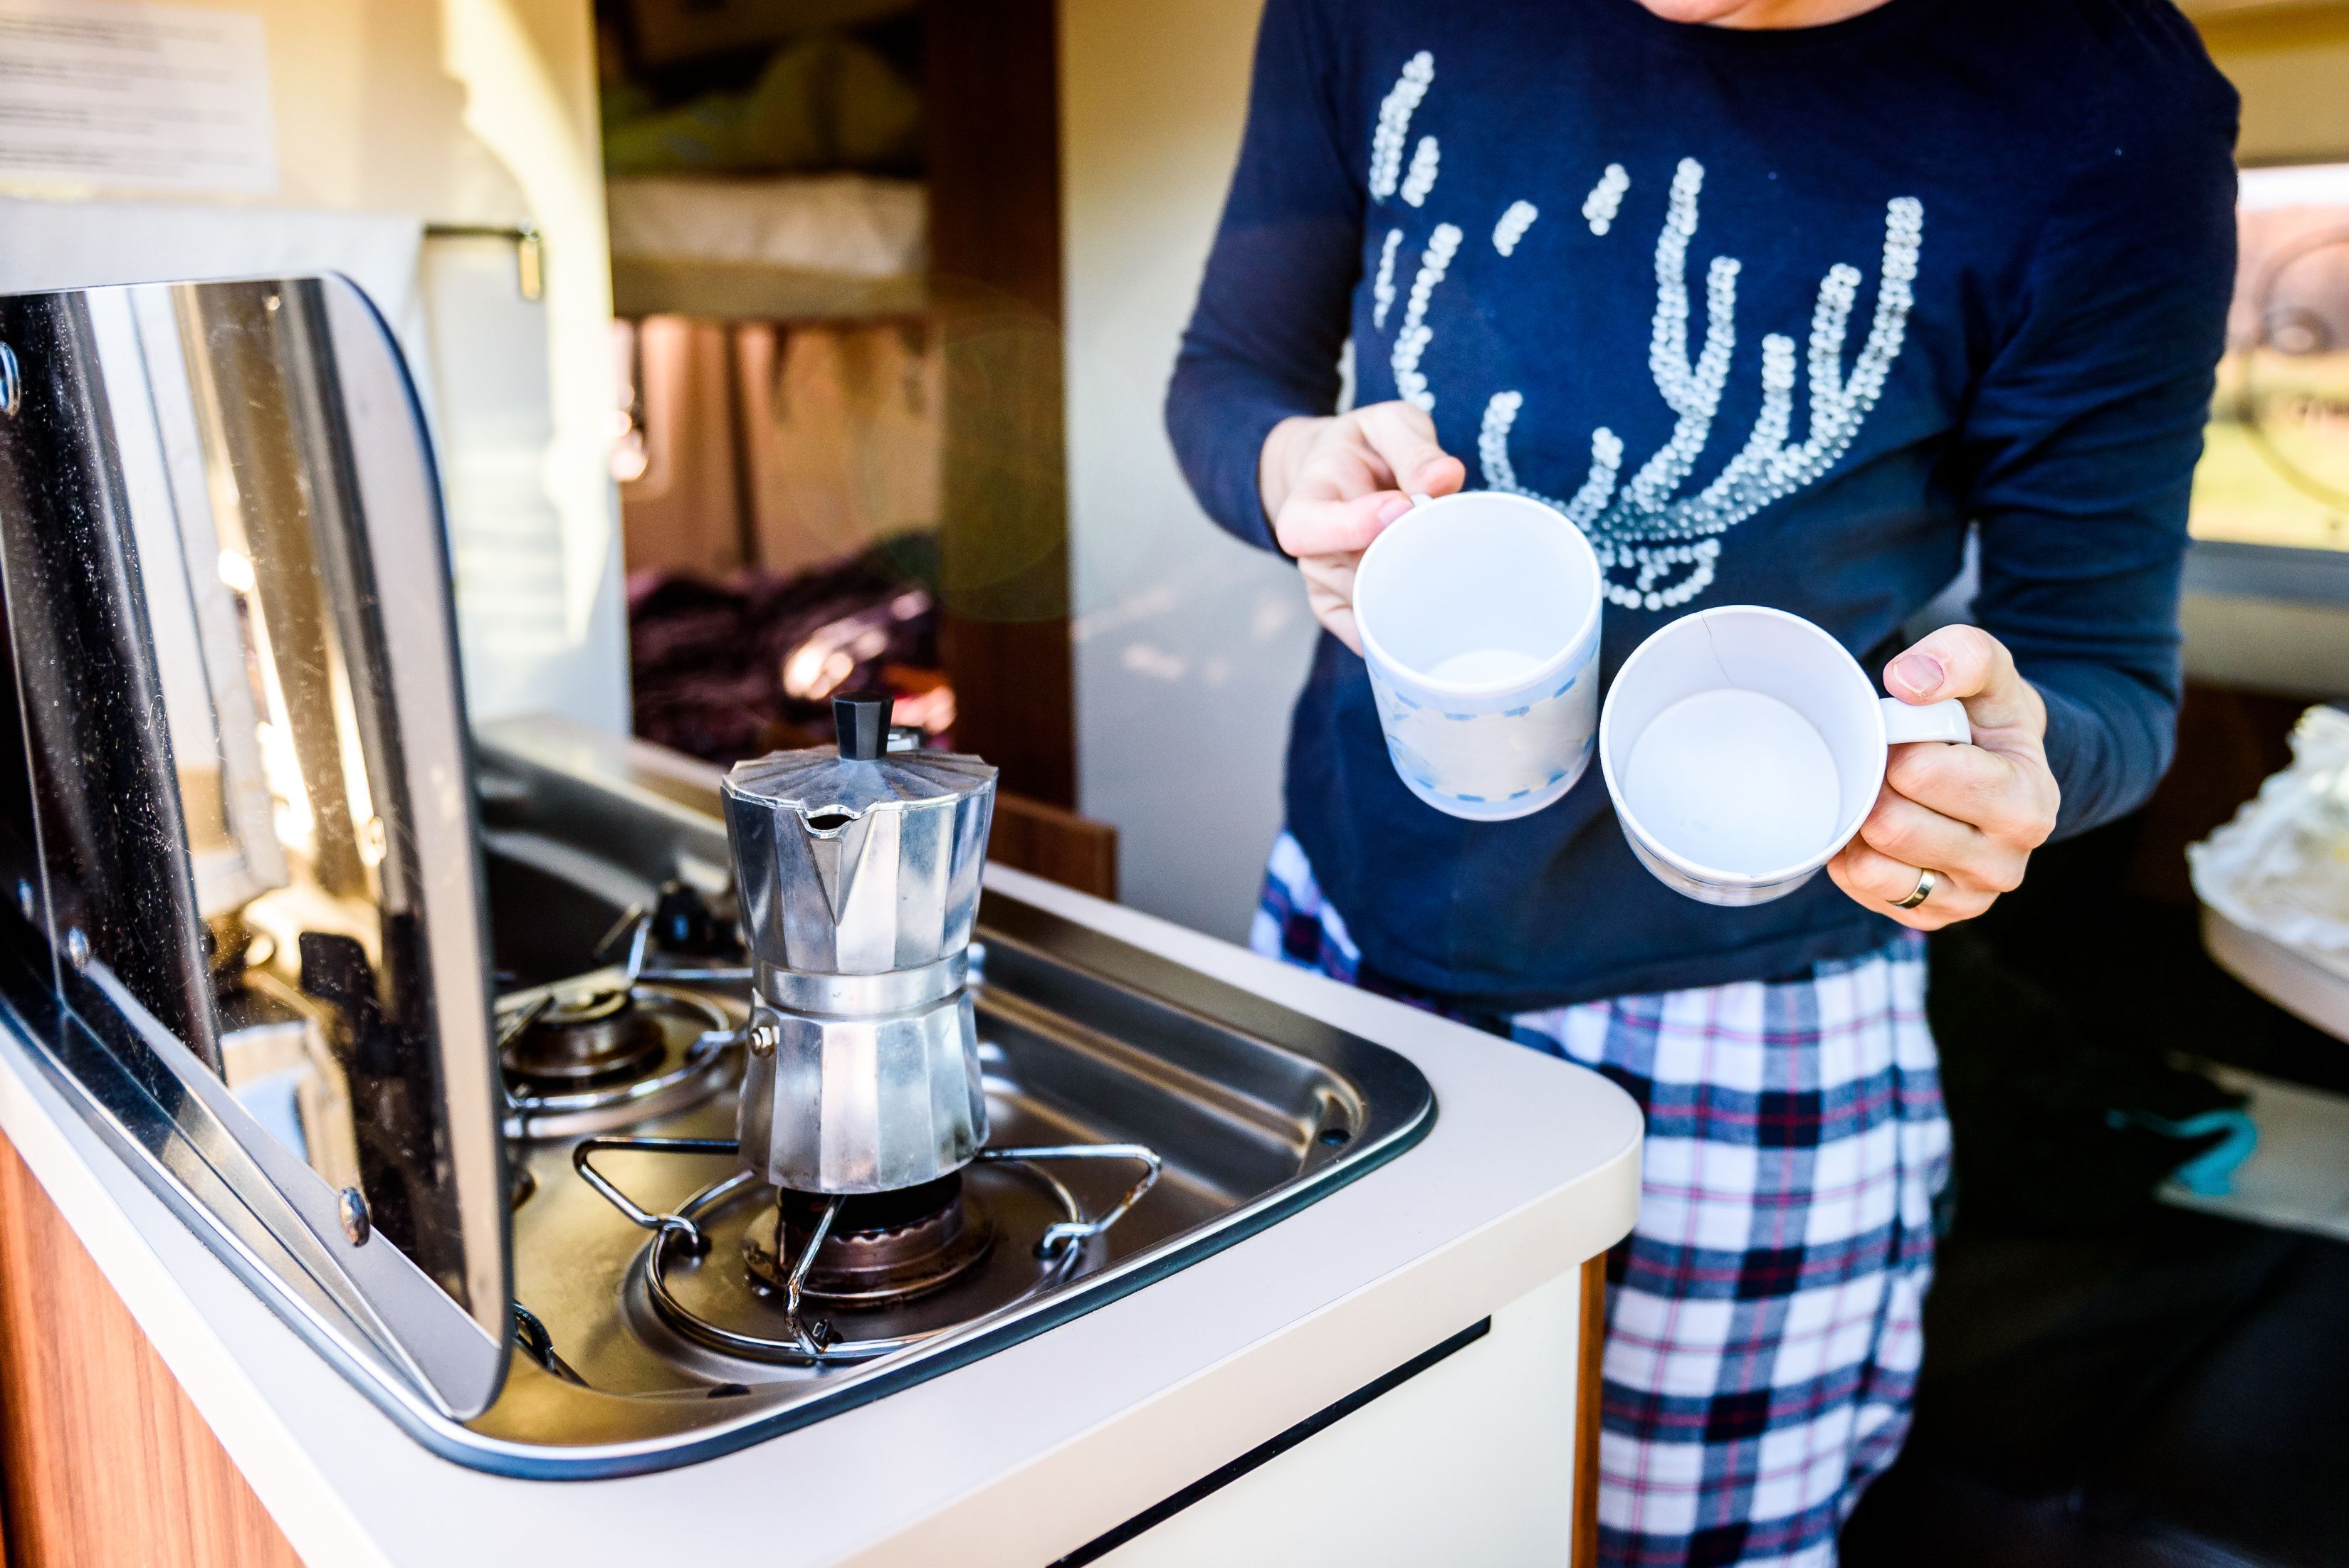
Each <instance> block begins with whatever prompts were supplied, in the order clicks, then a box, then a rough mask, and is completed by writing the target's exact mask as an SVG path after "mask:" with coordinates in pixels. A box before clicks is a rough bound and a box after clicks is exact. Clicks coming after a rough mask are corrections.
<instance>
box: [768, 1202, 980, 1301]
mask: <svg viewBox="0 0 2349 1568" xmlns="http://www.w3.org/2000/svg"><path fill="white" fill-rule="evenodd" d="M831 1202H833V1200H832V1198H831V1197H830V1196H829V1195H827V1194H825V1193H822V1192H797V1191H792V1190H791V1189H790V1188H788V1187H783V1188H778V1189H776V1192H775V1207H774V1208H773V1209H772V1210H771V1211H770V1212H768V1213H767V1214H766V1215H765V1216H763V1217H762V1218H761V1219H759V1220H758V1221H755V1222H753V1223H752V1224H751V1226H750V1230H749V1232H748V1233H746V1234H745V1235H744V1237H743V1244H742V1253H743V1258H744V1261H745V1262H747V1263H748V1264H750V1274H751V1277H752V1279H753V1280H754V1281H756V1282H757V1283H758V1284H761V1285H764V1286H766V1287H768V1288H769V1289H771V1290H782V1289H784V1288H785V1287H786V1284H787V1283H788V1278H789V1275H790V1274H791V1270H792V1264H793V1263H794V1262H795V1261H796V1260H797V1259H798V1257H799V1255H800V1253H801V1251H802V1249H803V1248H804V1247H806V1245H807V1243H808V1238H809V1237H810V1236H812V1235H813V1234H814V1233H815V1228H816V1225H817V1224H818V1223H819V1222H821V1221H822V1220H823V1212H824V1209H825V1207H826V1206H827V1205H829V1204H830V1203H831ZM778 1217H780V1219H781V1224H782V1232H783V1237H782V1240H783V1245H782V1248H781V1255H780V1256H779V1255H778V1253H777V1249H776V1246H775V1230H776V1222H777V1219H778ZM994 1242H995V1225H994V1222H992V1221H991V1220H989V1219H988V1216H987V1212H986V1210H984V1209H983V1208H980V1207H978V1205H976V1204H973V1203H970V1202H967V1201H966V1200H965V1198H964V1195H963V1190H962V1173H961V1172H960V1171H956V1172H955V1173H953V1174H952V1175H948V1176H943V1177H940V1178H939V1179H938V1180H937V1181H926V1182H924V1183H922V1184H921V1185H920V1186H918V1187H905V1188H901V1189H899V1190H898V1191H894V1192H872V1193H861V1194H859V1195H857V1196H855V1197H853V1198H849V1199H847V1200H845V1201H844V1202H842V1203H841V1206H840V1213H839V1216H838V1217H837V1218H835V1219H834V1220H833V1224H832V1229H831V1231H830V1232H829V1233H826V1235H825V1236H824V1239H823V1246H822V1247H821V1248H819V1249H817V1252H816V1255H815V1262H814V1264H812V1266H811V1267H810V1268H809V1270H808V1276H807V1279H806V1281H805V1282H804V1284H803V1285H802V1294H803V1295H805V1296H806V1297H808V1298H809V1299H812V1300H815V1301H824V1302H833V1303H837V1304H841V1305H878V1304H884V1303H895V1302H900V1301H908V1300H911V1299H912V1298H914V1297H915V1296H917V1295H927V1294H928V1293H929V1292H931V1291H934V1290H936V1289H938V1288H939V1287H941V1286H943V1285H945V1284H947V1283H948V1282H949V1281H951V1280H954V1279H956V1278H957V1277H959V1276H960V1275H961V1274H963V1273H964V1272H965V1271H966V1270H968V1269H969V1268H971V1267H973V1266H974V1265H976V1264H978V1261H979V1260H980V1259H982V1258H984V1257H985V1256H986V1255H987V1252H988V1247H990V1246H991V1245H993V1244H994Z"/></svg>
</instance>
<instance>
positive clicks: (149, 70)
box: [0, 0, 277, 195]
mask: <svg viewBox="0 0 2349 1568" xmlns="http://www.w3.org/2000/svg"><path fill="white" fill-rule="evenodd" d="M0 184H9V185H16V186H19V187H22V186H26V185H50V186H56V185H63V186H75V187H88V188H96V189H104V190H113V191H224V192H236V193H240V194H248V195H266V194H268V193H270V192H272V191H275V190H276V189H277V139H276V134H275V129H274V125H273V123H272V120H271V117H270V110H269V60H268V46H267V44H266V41H265V39H264V33H263V27H262V21H261V18H260V17H259V16H258V15H254V14H253V13H252V12H248V11H225V10H218V9H214V8H212V7H210V6H196V5H136V4H129V3H128V0H0Z"/></svg>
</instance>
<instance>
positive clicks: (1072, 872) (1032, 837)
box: [987, 792, 1117, 901]
mask: <svg viewBox="0 0 2349 1568" xmlns="http://www.w3.org/2000/svg"><path fill="white" fill-rule="evenodd" d="M987 858H988V860H991V861H999V862H1000V863H1001V864H1003V865H1007V866H1009V867H1010V868H1011V869H1012V870H1014V871H1021V872H1029V873H1030V874H1031V875H1034V876H1040V877H1042V878H1044V879H1045V880H1046V881H1048V882H1059V883H1060V884H1061V886H1062V887H1072V888H1074V889H1076V890H1077V891H1078V892H1089V893H1091V894H1092V895H1093V896H1094V897H1095V898H1105V899H1109V900H1112V901H1114V900H1115V899H1116V898H1117V830H1116V829H1115V828H1114V827H1112V826H1111V825H1110V824H1109V823H1107V822H1096V821H1094V820H1092V818H1091V817H1080V816H1078V815H1077V814H1076V813H1075V812H1074V811H1069V810H1062V809H1061V808H1060V807H1058V806H1048V805H1046V804H1045V803H1044V802H1043V801H1041V800H1031V799H1028V798H1027V797H1026V796H1024V795H1009V794H1004V793H1001V792H998V793H997V795H996V797H995V826H994V828H993V829H992V830H990V831H989V832H988V838H987Z"/></svg>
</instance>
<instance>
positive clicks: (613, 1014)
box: [504, 985, 668, 1094]
mask: <svg viewBox="0 0 2349 1568" xmlns="http://www.w3.org/2000/svg"><path fill="white" fill-rule="evenodd" d="M667 1047H668V1041H667V1037H666V1036H665V1033H664V1031H663V1030H662V1028H661V1026H660V1020H659V1019H658V1018H657V1016H654V1010H653V1009H651V1008H647V1007H639V1006H636V994H635V989H634V987H631V986H626V985H614V986H611V987H608V988H605V989H597V990H585V989H583V990H579V991H574V992H571V993H569V994H568V995H561V994H558V995H555V996H554V997H551V998H550V999H549V1000H548V1003H547V1005H546V1006H544V1007H543V1008H540V1009H539V1010H538V1011H537V1012H536V1013H535V1014H534V1015H533V1016H532V1017H531V1018H530V1020H529V1022H527V1023H525V1024H524V1025H523V1026H522V1030H521V1032H520V1033H519V1034H517V1035H515V1037H513V1040H512V1043H510V1044H509V1045H508V1046H507V1047H506V1048H505V1052H504V1057H505V1067H506V1072H507V1074H508V1075H509V1076H510V1077H511V1078H512V1079H513V1081H514V1082H515V1084H516V1085H517V1087H520V1088H528V1089H536V1090H540V1091H545V1092H554V1093H558V1094H560V1093H564V1092H566V1091H569V1090H573V1089H588V1088H601V1087H605V1086H607V1085H610V1084H614V1083H625V1082H627V1081H629V1080H631V1079H635V1078H642V1077H643V1076H644V1075H645V1070H646V1069H647V1068H649V1067H651V1066H652V1065H653V1064H655V1063H656V1062H657V1061H659V1060H660V1059H661V1057H663V1056H665V1055H667Z"/></svg>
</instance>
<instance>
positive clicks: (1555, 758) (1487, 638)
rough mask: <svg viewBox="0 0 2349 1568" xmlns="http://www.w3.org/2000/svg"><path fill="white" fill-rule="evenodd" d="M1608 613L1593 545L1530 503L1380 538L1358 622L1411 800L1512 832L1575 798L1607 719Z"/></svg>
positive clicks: (1477, 503)
mask: <svg viewBox="0 0 2349 1568" xmlns="http://www.w3.org/2000/svg"><path fill="white" fill-rule="evenodd" d="M1354 624H1355V625H1356V627H1357V628H1358V629H1359V630H1360V632H1361V639H1362V658H1363V661H1364V663H1366V664H1367V665H1369V666H1370V674H1371V692H1372V693H1373V694H1374V695H1375V696H1376V697H1377V699H1378V708H1379V727H1381V729H1382V730H1383V731H1384V732H1385V734H1386V742H1387V754H1388V755H1389V756H1390V757H1392V758H1393V759H1394V765H1395V771H1396V772H1397V773H1399V774H1401V775H1402V781H1403V783H1404V784H1405V785H1406V786H1408V787H1409V788H1410V789H1411V792H1412V793H1413V794H1414V795H1416V796H1418V797H1419V798H1420V799H1422V800H1424V801H1426V802H1427V803H1428V804H1429V805H1431V806H1433V807H1434V808H1435V809H1436V810H1439V811H1445V812H1449V813H1450V814H1451V815H1453V816H1454V817H1463V818H1466V819H1467V820H1470V821H1476V822H1500V821H1506V820H1509V819H1511V818H1514V817H1525V816H1530V815H1531V814H1532V813H1534V812H1536V811H1538V810H1541V809H1542V808H1543V807H1545V806H1547V805H1549V804H1550V803H1551V802H1553V801H1555V800H1557V799H1558V798H1559V797H1561V796H1563V795H1564V794H1565V793H1566V792H1567V791H1568V789H1572V788H1574V783H1575V780H1576V779H1579V778H1581V777H1582V771H1583V769H1585V768H1587V767H1588V766H1589V763H1590V751H1591V743H1592V736H1593V731H1594V730H1595V728H1596V726H1597V720H1598V712H1599V691H1598V686H1599V669H1598V665H1599V559H1598V557H1597V556H1596V555H1595V554H1594V553H1593V552H1592V551H1591V548H1590V542H1589V541H1588V540H1586V539H1585V538H1583V537H1582V531H1580V530H1579V529H1578V528H1576V527H1575V526H1574V524H1572V523H1571V522H1568V521H1567V520H1566V518H1565V516H1564V514H1562V513H1560V512H1558V511H1555V510H1554V509H1552V508H1550V507H1547V506H1544V505H1542V504H1541V503H1540V502H1539V501H1535V500H1526V499H1525V498H1524V497H1522V496H1513V495H1502V494H1497V493H1495V492H1494V491H1491V490H1470V491H1465V492H1463V493H1462V494H1459V495H1450V496H1445V497H1444V498H1443V499H1441V500H1422V501H1421V502H1420V503H1419V504H1418V505H1417V506H1415V507H1413V509H1412V510H1411V511H1407V512H1405V513H1404V514H1403V515H1402V517H1400V518H1398V519H1396V520H1395V521H1394V522H1392V524H1390V525H1389V526H1388V528H1387V530H1386V531H1385V532H1383V533H1381V534H1380V535H1379V536H1378V538H1376V539H1374V540H1372V541H1371V547H1370V549H1368V550H1367V551H1365V552H1363V554H1362V560H1361V566H1360V567H1359V568H1358V569H1357V570H1356V572H1355V574H1354Z"/></svg>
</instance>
